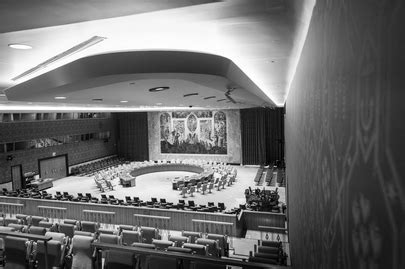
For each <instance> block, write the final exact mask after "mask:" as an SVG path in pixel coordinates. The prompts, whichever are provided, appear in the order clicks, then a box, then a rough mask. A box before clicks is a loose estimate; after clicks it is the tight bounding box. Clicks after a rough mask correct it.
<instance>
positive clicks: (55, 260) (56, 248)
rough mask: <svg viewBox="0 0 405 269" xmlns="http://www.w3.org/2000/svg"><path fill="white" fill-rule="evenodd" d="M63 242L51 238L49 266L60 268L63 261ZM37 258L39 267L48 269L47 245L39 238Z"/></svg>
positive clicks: (48, 243) (48, 244) (48, 245)
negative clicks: (46, 263)
mask: <svg viewBox="0 0 405 269" xmlns="http://www.w3.org/2000/svg"><path fill="white" fill-rule="evenodd" d="M61 246H62V245H61V243H60V242H58V241H56V240H50V241H49V242H47V248H48V266H50V267H51V268H54V267H57V268H60V267H61V266H62V263H63V254H64V253H63V252H62V247H61ZM36 260H37V262H38V268H39V269H42V268H44V269H46V267H45V246H44V242H43V241H40V240H38V242H37V254H36Z"/></svg>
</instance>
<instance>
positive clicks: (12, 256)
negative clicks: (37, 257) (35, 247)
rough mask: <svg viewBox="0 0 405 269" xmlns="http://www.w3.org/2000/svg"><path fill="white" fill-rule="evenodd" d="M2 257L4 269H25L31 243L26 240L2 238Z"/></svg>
mask: <svg viewBox="0 0 405 269" xmlns="http://www.w3.org/2000/svg"><path fill="white" fill-rule="evenodd" d="M4 249H5V250H4V255H5V256H6V266H5V268H6V269H25V268H27V264H28V260H29V255H30V253H31V252H32V242H31V241H29V240H28V239H27V238H19V237H13V236H6V237H5V238H4Z"/></svg>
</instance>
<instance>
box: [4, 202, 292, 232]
mask: <svg viewBox="0 0 405 269" xmlns="http://www.w3.org/2000/svg"><path fill="white" fill-rule="evenodd" d="M0 210H1V212H2V213H3V214H10V215H15V214H26V215H42V216H45V217H48V218H50V219H63V218H68V219H77V220H89V221H97V222H100V223H105V224H116V225H119V224H125V225H135V226H138V225H139V226H151V227H158V228H160V229H167V230H177V231H181V230H185V231H196V232H208V233H221V234H227V235H229V236H236V237H239V236H240V235H241V234H242V229H248V230H256V231H260V230H262V229H261V227H259V226H262V227H263V226H266V227H275V228H285V227H286V219H285V214H280V213H270V212H257V211H247V210H244V211H243V212H242V213H241V214H242V215H241V217H240V218H239V219H238V218H237V217H236V215H234V214H223V213H209V212H197V211H186V210H176V209H160V208H147V207H134V206H119V205H106V204H92V203H81V202H69V201H58V200H45V199H33V198H19V197H6V196H0Z"/></svg>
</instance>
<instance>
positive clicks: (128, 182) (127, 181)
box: [120, 176, 136, 187]
mask: <svg viewBox="0 0 405 269" xmlns="http://www.w3.org/2000/svg"><path fill="white" fill-rule="evenodd" d="M135 179H136V177H132V176H120V182H121V185H122V186H123V187H135V186H136V181H135Z"/></svg>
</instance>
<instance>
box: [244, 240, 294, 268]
mask: <svg viewBox="0 0 405 269" xmlns="http://www.w3.org/2000/svg"><path fill="white" fill-rule="evenodd" d="M249 261H251V262H260V263H267V264H277V265H287V254H286V253H285V252H284V250H283V247H282V244H281V242H280V241H269V240H259V241H258V245H255V246H254V252H253V253H252V252H250V255H249Z"/></svg>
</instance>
